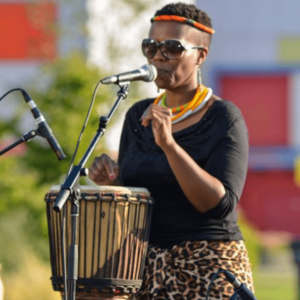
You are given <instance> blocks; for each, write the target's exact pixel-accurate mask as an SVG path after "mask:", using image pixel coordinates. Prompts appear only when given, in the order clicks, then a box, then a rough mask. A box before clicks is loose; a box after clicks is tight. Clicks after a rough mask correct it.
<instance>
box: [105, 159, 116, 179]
mask: <svg viewBox="0 0 300 300" xmlns="http://www.w3.org/2000/svg"><path fill="white" fill-rule="evenodd" d="M102 163H103V166H104V168H105V170H106V174H107V175H108V178H109V179H110V180H113V179H115V176H116V174H115V170H114V165H115V164H116V163H115V162H114V161H113V160H111V158H110V157H109V156H108V155H103V159H102Z"/></svg>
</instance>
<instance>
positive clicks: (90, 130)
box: [0, 53, 118, 300]
mask: <svg viewBox="0 0 300 300" xmlns="http://www.w3.org/2000/svg"><path fill="white" fill-rule="evenodd" d="M103 77H105V74H103V73H101V71H99V70H98V69H96V68H93V67H92V66H88V65H87V63H86V59H85V56H84V55H83V54H80V53H73V54H71V55H69V56H67V57H64V58H59V59H58V60H57V61H54V62H51V64H45V65H44V66H43V68H42V70H41V76H40V77H38V78H36V80H35V82H34V84H32V85H33V86H35V87H38V88H34V89H33V88H32V85H31V86H30V87H28V88H27V87H24V89H25V90H26V91H27V92H28V93H29V95H30V96H31V97H32V98H33V99H34V101H35V103H36V105H37V106H38V108H39V109H40V111H41V112H42V113H43V115H44V116H45V119H46V120H47V122H48V124H49V126H50V127H51V129H52V130H53V133H54V135H55V137H56V138H57V140H58V141H59V143H60V145H61V147H62V148H63V150H64V152H65V154H66V156H67V158H66V159H64V160H62V161H58V160H57V158H56V156H55V154H54V153H53V151H52V149H51V148H50V146H49V145H48V142H47V141H46V140H45V139H43V138H41V137H36V138H34V139H33V140H31V141H30V142H29V143H27V144H26V150H25V151H24V154H22V155H10V152H7V153H5V154H4V155H3V156H1V157H0V164H1V168H0V191H1V201H0V216H1V217H0V241H1V251H0V262H1V264H2V274H5V277H4V278H3V280H4V282H5V287H6V288H5V294H6V297H7V298H6V299H11V300H13V299H38V298H40V299H46V298H45V297H44V296H42V297H37V298H36V294H35V296H33V295H32V296H30V297H29V294H30V291H29V290H30V289H32V288H30V284H29V281H30V280H31V285H32V284H33V285H34V286H35V284H38V281H39V280H41V278H40V277H39V276H38V272H39V271H41V272H42V273H43V274H45V273H46V270H47V272H48V274H47V275H46V278H49V277H50V264H49V246H48V227H47V220H46V210H45V208H46V206H45V202H44V197H45V194H46V193H47V192H48V191H49V190H50V188H51V186H52V185H55V184H61V183H63V181H64V178H65V175H66V173H67V170H68V168H69V165H70V161H71V157H72V155H73V152H74V150H75V146H76V143H77V139H78V137H79V134H80V132H81V129H82V126H83V123H84V120H85V117H86V114H87V111H88V108H89V105H90V102H91V99H92V95H93V92H94V88H95V87H96V84H97V81H98V80H100V78H103ZM14 93H19V92H14ZM7 97H8V98H9V96H7ZM19 98H20V99H19V105H18V106H17V107H16V110H17V111H16V112H15V114H14V115H13V117H12V118H11V119H5V120H0V132H1V133H2V134H3V135H4V133H5V136H9V137H10V139H11V140H13V141H15V140H17V139H19V138H20V137H21V136H22V134H24V133H25V132H27V131H29V130H32V129H36V127H37V126H36V124H35V123H34V118H33V116H32V115H31V112H30V110H29V109H28V108H27V107H26V104H25V101H23V99H22V95H21V93H20V96H19ZM115 99H116V88H115V87H111V86H100V88H99V90H98V93H97V95H96V99H95V104H94V107H93V109H92V113H91V116H90V119H89V122H88V125H87V127H86V129H85V132H84V135H83V138H82V140H81V143H80V147H79V151H78V154H77V158H76V159H75V164H78V163H79V161H80V159H81V158H82V156H83V154H84V153H85V151H86V149H87V148H88V146H89V144H90V142H91V140H92V138H93V137H94V135H95V133H96V131H97V129H98V123H99V116H102V115H107V114H108V113H109V111H110V108H111V107H112V105H113V103H114V101H115ZM3 101H7V100H6V99H5V98H4V100H3ZM2 103H3V102H2ZM2 103H1V104H2ZM2 105H4V103H3V104H2ZM117 115H118V112H117V113H116V115H114V118H112V119H111V123H113V122H114V120H116V119H117ZM19 120H32V122H31V121H29V122H28V121H26V122H22V121H21V122H20V121H19ZM108 126H111V124H110V123H109V125H108ZM2 137H3V136H2ZM18 147H19V146H18ZM1 150H2V149H1ZM105 150H106V149H105V135H104V137H103V138H102V139H101V140H100V142H99V143H98V145H97V147H96V150H95V151H94V153H93V154H92V156H91V158H90V161H91V160H92V159H93V157H94V156H95V155H99V154H100V153H101V152H104V151H105ZM90 161H89V162H88V164H87V167H88V166H89V163H90ZM82 181H83V179H82ZM81 183H82V184H85V183H84V181H83V182H81ZM34 270H36V272H37V274H36V275H37V276H36V277H35V276H32V277H30V276H29V275H30V274H32V275H33V273H34ZM25 273H26V276H25V277H26V278H23V279H22V280H16V279H17V278H19V279H21V278H20V277H22V275H21V274H23V275H25ZM43 276H44V275H43ZM12 278H15V279H14V280H12ZM34 278H35V279H34ZM44 279H45V276H44ZM13 281H15V283H14V284H15V287H17V286H18V290H19V293H16V291H15V289H10V288H9V287H10V286H11V285H12V284H13ZM35 281H36V282H35ZM44 282H45V285H47V289H49V291H50V290H51V283H50V280H49V281H45V280H44ZM25 283H27V284H25ZM13 290H14V292H13ZM11 293H15V294H16V295H15V296H14V295H13V294H11ZM28 293H29V294H28ZM51 294H52V293H51ZM56 294H57V293H56ZM52 296H53V294H52ZM49 299H53V298H51V297H50V298H49Z"/></svg>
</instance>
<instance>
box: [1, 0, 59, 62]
mask: <svg viewBox="0 0 300 300" xmlns="http://www.w3.org/2000/svg"><path fill="white" fill-rule="evenodd" d="M55 22H56V5H55V4H54V3H50V2H46V3H45V2H43V3H14V4H7V3H6V4H1V3H0V60H1V59H2V60H3V59H13V60H16V59H18V60H27V59H33V60H36V59H38V60H39V59H52V58H54V57H55V56H56V33H55Z"/></svg>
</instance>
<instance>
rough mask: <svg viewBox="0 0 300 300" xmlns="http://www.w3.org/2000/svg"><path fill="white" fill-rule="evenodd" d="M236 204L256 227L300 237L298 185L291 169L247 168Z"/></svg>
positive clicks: (299, 191) (299, 193)
mask: <svg viewBox="0 0 300 300" xmlns="http://www.w3.org/2000/svg"><path fill="white" fill-rule="evenodd" d="M239 205H240V207H241V208H242V209H243V210H244V212H245V214H246V216H247V219H248V220H249V221H250V222H251V223H252V224H254V225H255V226H256V227H257V228H258V229H260V230H279V231H287V232H290V233H293V234H295V235H298V236H300V188H298V187H296V185H295V184H294V180H293V172H292V171H290V172H288V171H286V172H252V171H250V172H249V173H248V177H247V181H246V185H245V188H244V191H243V195H242V198H241V200H240V204H239Z"/></svg>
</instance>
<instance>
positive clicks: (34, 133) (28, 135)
mask: <svg viewBox="0 0 300 300" xmlns="http://www.w3.org/2000/svg"><path fill="white" fill-rule="evenodd" d="M37 134H38V132H37V130H30V131H28V132H26V133H24V134H23V135H22V137H21V138H20V139H18V140H17V141H15V142H14V143H12V144H11V145H9V146H8V147H6V148H4V149H3V150H1V151H0V156H1V155H2V154H4V153H6V152H7V151H9V150H11V149H13V148H15V147H16V146H18V145H19V144H21V143H23V142H28V141H30V140H31V139H33V138H34V137H36V136H37Z"/></svg>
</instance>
